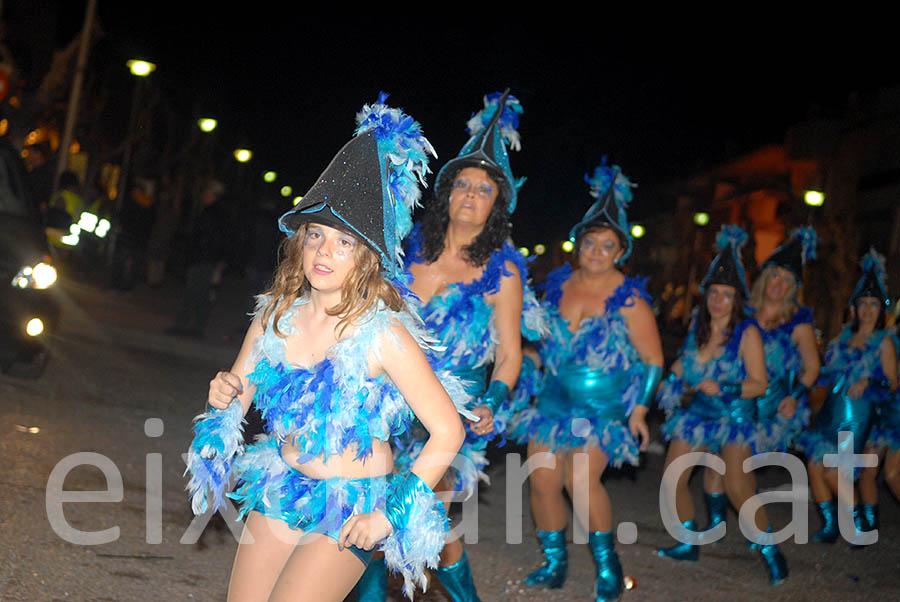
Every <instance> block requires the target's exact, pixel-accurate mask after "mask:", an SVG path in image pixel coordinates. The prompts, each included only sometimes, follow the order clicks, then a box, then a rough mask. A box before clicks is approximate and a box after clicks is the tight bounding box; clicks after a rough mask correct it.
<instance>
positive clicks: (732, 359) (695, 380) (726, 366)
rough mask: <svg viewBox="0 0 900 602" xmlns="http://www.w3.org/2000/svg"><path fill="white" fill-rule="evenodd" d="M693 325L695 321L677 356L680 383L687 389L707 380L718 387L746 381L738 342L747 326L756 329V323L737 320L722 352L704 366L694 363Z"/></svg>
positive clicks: (695, 353)
mask: <svg viewBox="0 0 900 602" xmlns="http://www.w3.org/2000/svg"><path fill="white" fill-rule="evenodd" d="M696 324H697V321H696V320H694V321H693V322H692V323H691V329H690V331H689V332H688V336H687V339H686V340H685V342H684V347H683V348H682V350H681V354H680V358H681V366H682V372H681V375H682V376H681V379H682V381H683V382H684V383H685V384H687V385H690V386H691V387H696V386H697V385H699V384H700V383H701V382H702V381H704V380H707V379H711V380H714V381H716V382H718V383H728V382H742V381H744V380H746V378H747V369H746V366H744V360H743V358H741V354H740V349H741V338H743V336H744V331H745V330H747V328H748V327H749V326H756V320H754V319H753V318H744V319H743V320H741V321H740V322H739V323H738V324H737V325H736V326H735V327H734V332H733V333H732V334H731V338H730V339H728V342H727V343H726V344H725V348H724V349H722V351H721V352H720V353H719V355H718V356H717V357H716V358H714V359H712V360H710V361H708V362H701V361H699V360H698V359H697V354H698V352H699V351H700V350H699V349H698V347H697V341H696V330H697V328H696Z"/></svg>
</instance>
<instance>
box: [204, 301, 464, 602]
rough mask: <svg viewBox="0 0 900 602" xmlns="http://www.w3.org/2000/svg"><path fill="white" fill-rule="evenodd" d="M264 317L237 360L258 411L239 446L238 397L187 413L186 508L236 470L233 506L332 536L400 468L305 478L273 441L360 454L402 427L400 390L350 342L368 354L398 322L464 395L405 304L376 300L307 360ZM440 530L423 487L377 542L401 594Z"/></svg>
mask: <svg viewBox="0 0 900 602" xmlns="http://www.w3.org/2000/svg"><path fill="white" fill-rule="evenodd" d="M268 301H269V298H268V297H265V296H260V297H259V299H258V309H257V314H258V315H259V309H260V308H262V307H265V305H266V304H267V302H268ZM307 302H308V298H300V299H298V300H297V301H296V302H295V303H294V305H293V307H291V308H290V309H289V310H288V311H286V312H285V313H284V315H283V316H282V317H281V318H280V320H279V323H278V326H279V330H280V331H281V332H282V333H283V334H285V335H287V336H290V335H292V334H296V328H295V327H294V325H293V319H294V316H295V313H296V310H297V308H298V307H299V306H300V305H303V304H305V303H307ZM273 322H274V317H272V318H270V319H269V323H268V324H265V325H264V333H263V334H262V335H260V336H259V337H258V338H257V339H256V341H255V343H254V346H253V349H252V353H251V355H250V358H249V359H248V361H247V368H248V369H251V368H252V373H251V374H250V375H249V380H250V382H251V383H252V384H253V385H255V386H256V393H255V395H254V398H253V403H254V404H256V406H257V408H259V410H260V412H261V415H262V418H263V422H264V430H265V434H263V435H261V436H260V437H259V438H258V439H257V441H256V443H254V444H253V445H249V446H248V447H247V448H246V450H243V449H242V444H241V441H242V438H241V404H239V403H234V402H233V403H232V404H231V405H230V406H229V407H228V408H227V409H225V410H221V411H219V410H212V411H209V412H207V413H205V414H203V415H201V416H198V417H197V419H196V425H195V427H194V430H195V438H194V441H193V442H192V444H191V449H190V452H189V463H188V470H189V471H190V472H191V473H192V478H191V482H190V484H189V489H190V492H191V498H192V501H193V504H194V510H195V512H197V513H202V512H204V511H206V510H207V490H208V489H211V490H212V495H213V507H215V508H219V507H221V506H222V503H223V495H225V491H226V490H227V486H228V483H229V479H230V478H237V479H239V481H238V486H237V488H236V489H235V491H234V492H233V493H230V494H228V496H229V497H231V498H233V499H235V500H237V502H238V503H239V505H240V512H241V515H242V516H243V515H245V514H247V513H248V512H250V511H251V510H256V511H258V512H260V513H261V514H263V515H265V516H268V517H271V518H275V519H278V520H282V521H284V522H285V523H287V524H288V525H289V526H290V527H291V528H294V529H299V530H302V531H304V532H313V533H323V534H325V535H328V536H329V537H332V538H334V539H336V538H337V535H338V533H339V532H340V529H341V527H342V526H343V524H344V523H345V522H346V521H347V519H349V518H350V516H353V515H355V514H360V513H366V512H371V511H373V510H376V509H380V508H383V507H384V502H385V500H386V499H387V497H389V496H390V495H391V493H392V492H393V491H394V489H395V488H396V487H397V486H398V485H399V484H400V483H401V482H402V480H403V478H404V477H405V476H406V475H405V474H404V473H402V472H401V473H400V474H392V475H385V476H381V477H374V478H366V479H342V478H333V479H326V480H320V479H314V478H311V477H309V476H306V475H304V474H302V473H300V472H299V471H297V470H296V469H294V468H293V467H291V466H289V465H288V464H287V463H286V462H285V461H284V459H283V458H282V456H281V448H282V446H284V445H285V444H291V445H293V446H296V448H297V450H298V451H299V453H300V456H299V458H298V459H297V462H298V463H301V464H302V463H304V462H308V461H309V460H312V459H313V458H323V459H327V458H329V457H331V456H333V455H335V454H341V453H343V452H344V451H346V450H352V449H355V451H356V457H357V459H361V460H363V461H365V459H366V458H368V457H369V456H370V455H371V453H372V445H373V441H375V440H378V441H388V440H389V439H390V438H391V437H393V436H397V435H400V434H402V433H403V432H405V431H406V430H407V429H408V428H409V427H410V424H411V422H412V420H413V418H414V415H413V413H412V411H411V410H410V408H409V406H408V404H407V403H406V400H405V399H404V398H403V396H402V395H401V394H400V392H399V391H398V390H397V388H396V386H395V385H394V384H393V382H392V381H391V380H390V379H388V378H387V377H386V376H384V375H381V376H378V377H376V378H371V377H369V375H368V372H369V367H368V354H366V353H360V352H359V350H360V349H368V350H371V351H372V352H373V353H375V354H376V356H378V354H379V353H380V347H379V341H380V340H381V339H382V338H383V337H384V336H392V335H391V334H390V331H389V329H390V328H391V327H393V326H394V325H395V324H397V323H399V324H400V325H402V326H403V327H405V328H406V330H407V331H409V333H410V334H411V335H412V336H413V337H414V338H415V340H416V341H417V342H418V344H419V346H420V347H421V348H422V349H423V350H424V351H425V353H426V356H428V358H429V361H430V362H432V365H433V367H435V370H436V373H437V374H438V377H439V379H440V380H441V383H442V384H443V385H444V388H445V389H446V390H447V392H448V394H449V395H450V396H451V399H453V401H454V404H456V405H457V408H460V409H461V408H463V407H464V406H465V405H467V404H468V403H469V396H468V395H467V394H466V393H465V390H464V388H463V386H462V384H461V383H460V382H459V380H458V379H456V378H455V377H453V376H452V375H451V374H449V373H447V372H446V371H444V372H440V371H439V368H437V367H436V364H437V360H436V358H437V354H436V353H435V351H436V349H435V348H434V346H433V343H434V340H433V339H432V338H431V337H430V336H429V335H428V333H427V332H426V330H425V328H424V324H422V322H421V320H419V319H418V318H417V317H416V316H415V315H414V314H412V313H410V312H409V311H399V312H398V311H391V310H389V309H387V308H386V307H384V306H383V304H380V303H379V306H378V307H376V308H374V309H372V310H370V311H369V312H368V313H367V314H366V315H364V316H363V317H362V318H360V319H359V320H357V321H356V322H355V323H354V326H355V330H354V332H353V333H352V334H351V335H350V336H348V337H346V338H344V339H342V340H340V341H338V342H337V343H335V344H334V345H333V346H332V347H331V348H329V350H328V352H327V354H326V357H325V359H323V360H322V361H321V362H319V363H318V364H316V365H315V366H310V367H300V366H295V365H291V364H290V363H289V362H288V361H287V359H286V358H285V352H284V339H283V338H281V337H279V336H277V335H276V333H275V330H274V328H273ZM385 333H387V334H385ZM462 412H463V413H464V414H468V412H465V410H462ZM447 531H448V525H447V520H446V517H445V515H444V512H443V508H442V506H441V503H440V502H439V501H438V500H437V499H436V498H435V497H434V496H433V495H432V496H423V498H422V499H420V500H419V502H418V505H417V507H416V508H415V509H414V511H413V512H412V513H411V519H410V522H409V524H408V525H407V526H406V527H404V528H402V529H400V530H399V531H395V532H394V533H392V534H391V535H390V536H389V537H388V538H387V539H385V540H383V541H382V542H380V544H379V545H378V549H379V550H381V551H383V552H384V553H385V561H386V563H387V565H388V567H390V568H391V569H392V570H394V571H396V572H400V573H401V574H402V575H403V577H404V581H405V590H406V591H407V593H408V595H411V592H412V588H413V584H418V585H420V586H421V587H423V588H424V587H425V576H424V569H425V568H426V567H430V568H434V567H436V566H437V561H438V556H439V553H440V551H441V549H442V548H443V546H444V538H445V534H446V533H447Z"/></svg>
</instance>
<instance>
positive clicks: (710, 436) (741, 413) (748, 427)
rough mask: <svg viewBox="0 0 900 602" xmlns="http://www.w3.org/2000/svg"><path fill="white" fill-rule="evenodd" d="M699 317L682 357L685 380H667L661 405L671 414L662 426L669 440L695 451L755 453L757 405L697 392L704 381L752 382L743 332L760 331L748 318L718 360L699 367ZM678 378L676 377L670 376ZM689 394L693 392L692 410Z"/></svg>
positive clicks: (737, 398)
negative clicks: (739, 448) (737, 448)
mask: <svg viewBox="0 0 900 602" xmlns="http://www.w3.org/2000/svg"><path fill="white" fill-rule="evenodd" d="M696 323H697V320H696V316H695V319H694V320H693V321H692V323H691V328H690V330H689V332H688V336H687V339H686V340H685V343H684V347H683V348H682V349H681V352H680V353H679V358H680V359H681V364H682V373H681V378H680V379H679V378H671V379H669V378H667V379H666V380H665V381H663V386H662V387H661V389H660V392H659V395H658V397H657V401H658V402H659V405H660V407H661V408H663V409H664V410H665V411H666V415H667V419H666V421H665V422H664V423H663V425H662V427H661V431H662V434H663V437H664V438H665V440H666V441H671V440H673V439H678V440H681V441H684V442H686V443H689V444H690V445H691V446H692V447H693V448H694V449H697V448H701V447H703V448H707V450H708V451H709V452H711V453H719V452H720V451H721V450H722V447H723V446H725V445H747V446H749V447H750V450H751V452H750V453H751V454H753V453H756V442H757V433H756V400H755V399H742V398H739V397H735V396H733V395H728V394H724V393H723V394H721V395H718V396H715V397H711V396H707V395H704V394H702V393H700V392H699V391H697V392H695V391H694V389H695V388H696V387H697V385H699V384H700V383H701V382H702V381H704V380H707V379H711V380H714V381H716V382H718V383H719V384H720V385H721V384H725V383H736V382H742V381H744V380H745V379H746V378H747V370H746V367H745V366H744V360H743V359H742V358H741V355H740V347H741V337H742V336H743V334H744V331H745V330H746V329H747V328H748V327H751V326H754V327H755V326H756V321H755V320H753V319H752V318H745V319H744V320H742V321H741V322H739V323H738V324H737V325H736V326H735V327H734V332H733V333H732V334H731V338H730V339H729V340H728V342H727V343H726V344H725V346H724V348H723V349H722V351H721V352H720V353H719V355H718V356H717V357H715V358H714V359H712V360H710V361H708V362H700V361H699V360H698V359H697V354H698V351H699V349H698V347H697V342H696ZM671 376H674V375H671ZM685 393H693V396H692V398H691V400H690V403H689V405H687V407H685V406H684V400H685V398H686V397H688V396H686V395H685Z"/></svg>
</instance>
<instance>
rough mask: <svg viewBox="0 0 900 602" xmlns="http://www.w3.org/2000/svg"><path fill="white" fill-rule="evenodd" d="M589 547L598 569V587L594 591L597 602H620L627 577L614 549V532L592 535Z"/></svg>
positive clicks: (596, 532) (594, 533) (598, 532)
mask: <svg viewBox="0 0 900 602" xmlns="http://www.w3.org/2000/svg"><path fill="white" fill-rule="evenodd" d="M588 545H589V546H590V548H591V553H592V554H593V555H594V566H595V568H596V569H597V587H596V589H595V590H594V591H595V594H596V598H595V600H596V602H612V601H613V600H618V599H619V598H620V597H621V595H622V592H623V591H624V590H625V576H624V575H623V574H622V565H621V564H619V555H618V554H616V551H615V549H613V548H614V541H613V532H612V531H608V532H606V533H601V532H600V531H594V532H593V533H590V534H589V535H588Z"/></svg>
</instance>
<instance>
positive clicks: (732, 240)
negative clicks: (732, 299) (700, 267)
mask: <svg viewBox="0 0 900 602" xmlns="http://www.w3.org/2000/svg"><path fill="white" fill-rule="evenodd" d="M746 240H747V233H746V232H744V230H743V229H741V227H740V226H735V225H734V224H729V225H726V226H722V229H721V230H720V231H719V234H718V235H716V248H717V249H718V250H719V253H718V254H717V255H716V256H715V257H713V260H712V262H711V263H710V264H709V270H708V271H707V272H706V276H704V277H703V280H701V281H700V290H701V292H706V287H707V286H709V285H710V284H727V285H729V286H733V287H734V288H735V289H737V290H739V291H740V292H741V294H742V295H743V296H744V299H745V300H747V299H749V298H750V290H749V289H748V288H747V274H746V273H745V272H744V266H743V264H742V263H741V247H742V246H743V245H744V242H746Z"/></svg>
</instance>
